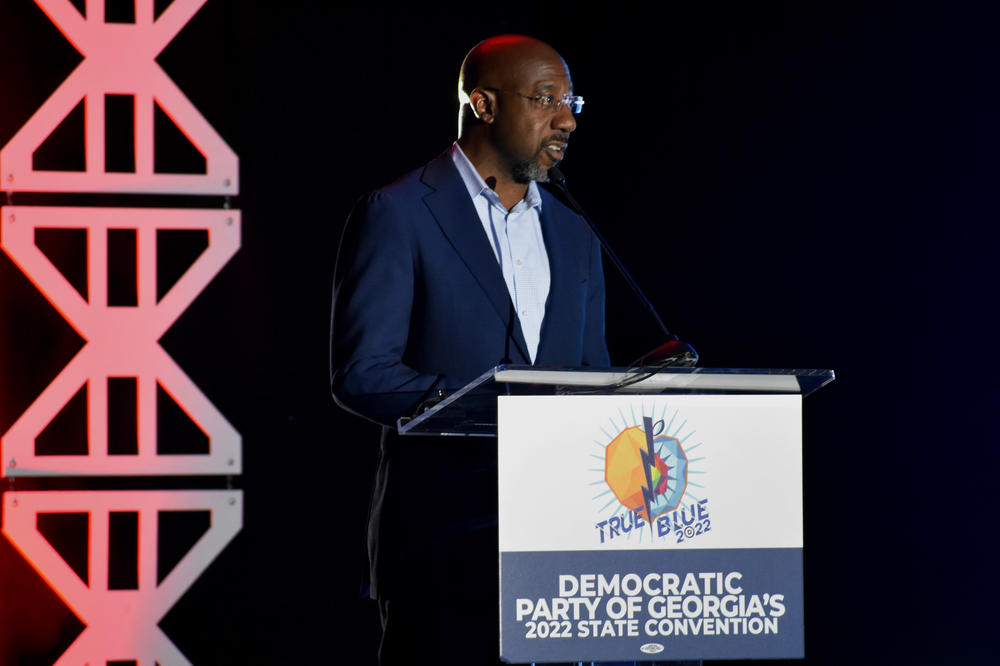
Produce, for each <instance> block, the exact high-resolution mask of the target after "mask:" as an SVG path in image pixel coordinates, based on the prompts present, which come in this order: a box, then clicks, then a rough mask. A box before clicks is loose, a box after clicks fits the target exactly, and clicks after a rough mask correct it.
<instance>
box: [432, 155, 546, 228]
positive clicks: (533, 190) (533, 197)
mask: <svg viewBox="0 0 1000 666" xmlns="http://www.w3.org/2000/svg"><path fill="white" fill-rule="evenodd" d="M451 161H452V162H454V163H455V168H456V169H458V175H459V176H461V177H462V182H463V183H465V189H467V190H468V191H469V197H470V198H472V199H475V198H476V197H477V196H479V195H480V194H481V195H483V196H484V197H486V199H487V201H489V202H491V203H495V204H497V205H500V197H498V196H497V193H496V192H494V191H493V190H491V189H490V188H489V186H488V185H487V184H486V181H484V180H483V177H482V176H480V175H479V172H478V171H476V167H474V166H472V162H470V161H469V158H468V157H466V155H465V151H463V150H462V147H461V146H459V145H458V141H456V142H455V143H453V144H452V145H451ZM522 205H523V209H524V210H527V209H529V208H538V210H539V212H541V210H542V196H541V194H539V193H538V185H537V184H536V183H535V181H531V182H530V183H528V193H527V194H525V195H524V199H522V200H521V201H519V202H518V203H517V205H515V206H514V208H518V207H521V206H522Z"/></svg>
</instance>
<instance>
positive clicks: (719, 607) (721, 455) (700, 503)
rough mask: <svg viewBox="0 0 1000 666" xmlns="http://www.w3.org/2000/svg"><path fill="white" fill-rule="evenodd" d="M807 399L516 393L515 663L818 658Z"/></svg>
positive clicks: (503, 502)
mask: <svg viewBox="0 0 1000 666" xmlns="http://www.w3.org/2000/svg"><path fill="white" fill-rule="evenodd" d="M801 404H802V398H801V396H800V395H638V396H634V395H633V396H625V395H614V396H525V397H521V396H503V397H501V398H500V399H499V406H498V437H499V440H498V470H499V472H498V473H499V492H500V496H499V544H500V599H501V608H500V612H501V640H500V654H501V658H502V659H504V660H505V661H511V662H528V661H537V662H548V661H579V660H604V661H616V660H635V659H640V660H641V659H657V660H661V659H696V658H702V659H733V658H795V657H801V656H803V615H802V434H801V432H802V426H801Z"/></svg>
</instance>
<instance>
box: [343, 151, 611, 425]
mask: <svg viewBox="0 0 1000 666" xmlns="http://www.w3.org/2000/svg"><path fill="white" fill-rule="evenodd" d="M540 191H541V196H542V210H541V215H540V221H541V227H542V236H543V239H544V241H545V249H546V252H547V253H548V258H549V267H550V272H551V279H552V281H551V287H550V291H549V297H548V301H547V303H546V307H545V317H544V319H543V323H542V331H541V340H540V342H539V346H538V352H537V355H536V360H535V364H536V365H540V366H546V365H561V366H581V365H594V366H607V365H609V360H608V351H607V347H606V345H605V342H604V275H603V272H602V270H601V256H600V246H599V244H598V243H597V240H596V239H595V238H594V236H593V234H592V233H591V232H590V229H589V228H588V227H587V225H586V223H585V222H584V221H583V220H581V219H580V218H579V216H577V215H576V214H575V213H573V212H572V211H571V210H570V209H569V208H567V207H566V206H565V205H564V204H563V203H562V202H560V201H558V200H557V199H555V198H554V197H553V196H552V195H551V194H549V193H548V192H547V191H545V190H544V189H541V188H540ZM333 312H334V314H333V334H332V350H331V359H332V386H333V393H334V395H335V396H336V398H337V400H338V401H339V402H340V404H341V405H342V406H344V407H346V408H348V409H350V410H351V411H354V412H356V413H358V414H361V415H362V416H365V417H367V418H370V419H372V420H374V421H377V422H379V423H382V424H385V425H390V426H392V425H394V424H395V420H396V418H397V417H399V416H402V415H404V414H408V413H409V412H410V411H411V410H412V408H413V407H414V406H415V405H416V404H418V403H419V402H420V401H421V400H422V399H423V397H424V396H426V395H427V394H429V393H431V392H433V391H434V390H436V389H439V388H443V389H457V388H460V387H461V386H463V385H465V384H466V383H467V382H469V381H470V380H472V379H474V378H475V377H477V376H479V375H481V374H482V373H483V372H485V371H486V370H488V369H489V368H491V367H493V366H495V365H497V364H499V363H501V362H507V363H514V364H530V363H531V361H530V360H529V357H528V354H527V351H526V345H525V342H524V335H523V334H522V332H521V326H520V324H519V323H518V321H517V318H516V313H514V311H513V307H512V304H511V300H510V296H509V294H508V291H507V285H506V283H505V282H504V279H503V275H502V274H501V272H500V267H499V265H498V263H497V260H496V257H495V255H494V254H493V250H492V248H491V247H490V243H489V240H488V239H487V237H486V234H485V233H483V228H482V224H481V223H480V221H479V217H478V215H477V214H476V210H475V207H474V206H473V204H472V201H471V199H470V198H469V193H468V190H467V189H466V187H465V184H464V183H463V181H462V179H461V176H459V173H458V170H457V169H456V168H455V166H454V164H453V163H452V161H451V157H450V156H449V154H448V153H447V152H446V153H444V154H443V155H441V156H439V157H438V158H437V159H435V160H433V161H432V162H430V163H429V164H427V165H426V166H425V167H424V168H422V169H419V170H417V171H414V172H412V173H410V174H408V175H406V176H404V177H403V178H401V179H400V180H398V181H396V182H395V183H393V184H391V185H389V186H387V187H385V188H383V189H381V190H378V191H376V192H374V193H373V194H371V195H370V196H369V197H368V198H367V199H366V200H363V201H361V202H359V204H358V205H357V206H356V207H355V209H354V211H353V212H352V213H351V217H350V219H349V220H348V223H347V227H346V228H345V232H344V237H343V239H342V241H341V248H340V253H339V256H338V259H337V277H336V281H335V291H334V309H333Z"/></svg>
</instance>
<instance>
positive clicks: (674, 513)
mask: <svg viewBox="0 0 1000 666" xmlns="http://www.w3.org/2000/svg"><path fill="white" fill-rule="evenodd" d="M619 416H620V418H621V424H616V423H615V420H614V419H613V418H612V419H611V424H612V428H611V429H610V430H607V429H605V428H601V432H602V433H603V434H604V436H605V438H606V440H605V442H601V441H597V440H595V443H597V444H599V445H600V446H601V447H602V448H603V449H604V455H603V456H596V455H595V456H594V457H599V458H601V459H602V460H603V461H604V466H603V468H602V469H595V470H594V471H599V472H603V475H604V478H603V479H601V480H600V481H595V482H593V484H592V485H598V486H603V487H604V489H602V491H601V492H600V493H598V494H597V495H596V496H595V497H594V498H593V499H594V500H596V501H598V502H600V503H601V504H602V506H600V508H599V509H598V513H599V514H600V516H601V520H599V521H598V522H597V523H596V528H597V533H598V538H599V541H600V543H606V542H608V541H612V540H615V539H620V538H628V539H632V538H637V539H639V540H640V541H641V540H644V539H653V540H657V541H660V540H665V539H672V540H673V541H674V542H675V543H683V542H685V541H687V540H690V539H694V538H697V537H698V536H700V535H702V534H704V533H706V532H708V531H710V530H711V529H712V521H711V518H710V517H709V512H708V498H707V497H706V496H705V495H704V490H705V485H704V471H701V470H698V469H697V466H698V465H697V463H699V462H700V461H702V460H704V456H698V455H697V452H695V450H696V449H698V447H700V446H701V445H702V442H698V441H694V442H691V441H690V440H691V439H692V435H694V431H693V430H685V428H686V426H687V421H683V420H682V421H681V423H680V424H679V425H676V426H675V424H676V423H677V420H678V419H677V417H678V413H677V411H676V410H675V411H674V413H673V414H672V415H671V417H670V420H669V422H668V421H667V420H666V418H665V416H666V407H665V406H664V408H663V410H662V412H661V414H660V417H659V418H657V417H655V416H646V415H645V414H643V415H642V416H641V418H636V417H635V415H634V414H633V415H632V419H631V421H630V420H629V419H627V418H626V416H625V415H624V414H623V413H621V412H620V411H619ZM692 452H695V453H694V455H695V457H691V456H692ZM608 514H610V515H608ZM605 516H607V517H605Z"/></svg>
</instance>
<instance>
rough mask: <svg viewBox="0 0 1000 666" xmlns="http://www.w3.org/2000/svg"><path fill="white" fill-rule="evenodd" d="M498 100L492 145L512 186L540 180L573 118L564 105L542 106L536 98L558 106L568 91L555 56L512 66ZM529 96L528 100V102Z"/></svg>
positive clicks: (560, 150)
mask: <svg viewBox="0 0 1000 666" xmlns="http://www.w3.org/2000/svg"><path fill="white" fill-rule="evenodd" d="M509 74H510V75H509V76H508V77H504V78H505V81H504V85H503V88H502V90H501V91H500V92H496V93H494V94H495V95H497V98H498V113H497V119H496V122H495V123H494V127H493V142H494V146H495V147H496V149H497V152H498V153H499V154H500V155H501V156H502V157H503V158H504V161H505V162H506V163H507V164H506V166H507V167H509V168H510V172H511V176H512V178H513V179H514V181H515V182H517V183H529V182H531V181H532V180H537V181H540V182H545V181H547V180H548V179H549V176H548V172H549V169H550V168H552V167H553V166H555V165H556V164H558V163H559V162H560V161H561V160H562V159H563V155H564V154H565V151H566V146H567V145H568V142H569V135H570V132H572V131H573V130H574V129H576V120H575V119H574V117H573V114H572V112H571V111H570V109H569V107H568V106H565V105H563V106H562V107H561V108H560V109H559V110H557V111H556V110H554V107H555V106H556V104H553V105H552V107H553V108H543V104H542V103H541V101H540V99H538V98H541V97H545V96H549V95H551V96H552V98H553V100H554V101H555V102H559V101H560V100H561V99H562V97H563V95H565V94H566V93H570V92H572V90H573V82H572V81H571V80H570V77H569V71H568V70H567V68H566V64H565V63H564V62H563V61H562V59H561V58H559V57H558V56H556V55H554V54H553V55H551V56H548V57H538V58H534V59H531V60H526V61H524V62H521V63H518V64H517V65H516V66H515V67H512V68H511V70H510V72H509ZM532 98H534V99H532Z"/></svg>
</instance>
